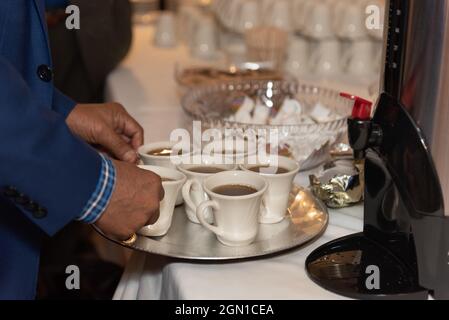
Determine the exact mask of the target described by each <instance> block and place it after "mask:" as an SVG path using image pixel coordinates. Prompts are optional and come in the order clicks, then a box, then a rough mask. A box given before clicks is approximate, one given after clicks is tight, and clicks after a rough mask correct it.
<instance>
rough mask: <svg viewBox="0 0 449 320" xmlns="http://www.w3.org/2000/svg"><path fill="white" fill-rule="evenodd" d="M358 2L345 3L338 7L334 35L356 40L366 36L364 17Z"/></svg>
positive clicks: (362, 7) (362, 8)
mask: <svg viewBox="0 0 449 320" xmlns="http://www.w3.org/2000/svg"><path fill="white" fill-rule="evenodd" d="M364 8H365V7H364V6H362V5H361V3H360V2H355V3H354V2H353V1H345V2H344V3H342V4H341V5H340V6H339V7H338V9H337V10H338V14H339V16H338V18H337V21H336V23H335V25H336V26H335V28H336V33H337V35H338V36H339V37H341V38H344V39H357V38H361V37H364V36H366V34H367V28H366V26H365V19H366V15H365V12H364Z"/></svg>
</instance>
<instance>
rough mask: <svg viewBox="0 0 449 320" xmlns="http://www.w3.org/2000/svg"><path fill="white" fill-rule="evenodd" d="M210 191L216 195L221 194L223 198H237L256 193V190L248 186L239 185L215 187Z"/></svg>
mask: <svg viewBox="0 0 449 320" xmlns="http://www.w3.org/2000/svg"><path fill="white" fill-rule="evenodd" d="M212 191H213V192H215V193H217V194H221V195H223V196H232V197H239V196H247V195H250V194H253V193H256V192H257V189H255V188H253V187H250V186H244V185H240V184H228V185H224V186H220V187H216V188H214V189H213V190H212Z"/></svg>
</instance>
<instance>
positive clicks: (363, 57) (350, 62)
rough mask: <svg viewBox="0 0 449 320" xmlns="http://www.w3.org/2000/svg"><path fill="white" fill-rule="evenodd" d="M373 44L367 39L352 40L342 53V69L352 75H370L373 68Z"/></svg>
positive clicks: (374, 62)
mask: <svg viewBox="0 0 449 320" xmlns="http://www.w3.org/2000/svg"><path fill="white" fill-rule="evenodd" d="M373 51H374V45H373V42H372V41H371V40H369V39H362V40H356V41H352V42H351V43H350V44H349V46H348V47H347V49H346V51H345V52H344V53H343V57H342V69H343V70H344V71H345V72H347V73H349V74H353V75H370V74H371V73H372V72H373V70H374V69H375V67H376V66H375V64H376V63H377V64H379V62H378V61H380V60H378V61H374V57H373Z"/></svg>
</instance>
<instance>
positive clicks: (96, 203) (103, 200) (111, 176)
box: [77, 155, 116, 224]
mask: <svg viewBox="0 0 449 320" xmlns="http://www.w3.org/2000/svg"><path fill="white" fill-rule="evenodd" d="M101 158H102V164H101V173H100V178H99V180H98V183H97V187H96V188H95V191H94V193H93V194H92V196H91V197H90V199H89V201H88V202H87V204H86V206H85V207H84V209H83V211H82V213H81V215H80V216H79V217H78V219H77V220H78V221H81V222H84V223H88V224H92V223H95V222H96V221H97V220H98V219H100V217H101V215H102V214H103V212H104V211H105V210H106V208H107V206H108V204H109V201H110V199H111V197H112V193H113V191H114V187H115V180H116V174H115V167H114V164H113V163H112V161H111V160H110V159H108V158H106V157H105V156H103V155H101Z"/></svg>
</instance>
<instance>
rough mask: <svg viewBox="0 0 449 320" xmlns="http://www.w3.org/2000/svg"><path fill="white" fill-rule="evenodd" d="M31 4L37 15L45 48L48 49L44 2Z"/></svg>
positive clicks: (37, 1) (38, 0)
mask: <svg viewBox="0 0 449 320" xmlns="http://www.w3.org/2000/svg"><path fill="white" fill-rule="evenodd" d="M33 2H34V5H35V7H36V10H37V13H38V15H39V20H40V22H41V27H42V30H43V32H44V36H45V41H46V42H47V47H48V48H50V46H49V43H48V37H47V21H46V20H45V0H33Z"/></svg>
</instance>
